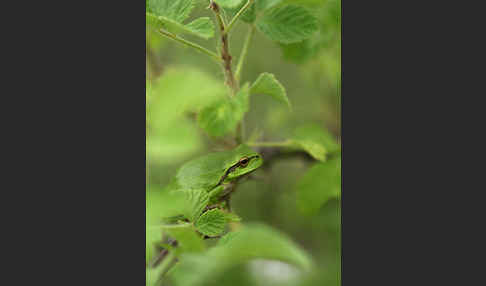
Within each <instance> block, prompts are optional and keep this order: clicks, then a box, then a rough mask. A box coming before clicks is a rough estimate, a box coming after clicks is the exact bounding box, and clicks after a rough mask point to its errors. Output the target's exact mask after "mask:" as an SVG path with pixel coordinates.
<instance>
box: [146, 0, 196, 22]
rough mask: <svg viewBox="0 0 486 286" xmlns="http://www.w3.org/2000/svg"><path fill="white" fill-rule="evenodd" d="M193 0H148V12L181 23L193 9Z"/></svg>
mask: <svg viewBox="0 0 486 286" xmlns="http://www.w3.org/2000/svg"><path fill="white" fill-rule="evenodd" d="M193 2H194V1H193V0H149V3H148V6H149V8H150V12H152V13H153V14H155V15H157V16H164V17H165V18H168V19H172V20H174V21H175V22H179V23H182V21H184V20H185V19H187V17H189V14H190V13H191V11H192V9H193V8H194V3H193Z"/></svg>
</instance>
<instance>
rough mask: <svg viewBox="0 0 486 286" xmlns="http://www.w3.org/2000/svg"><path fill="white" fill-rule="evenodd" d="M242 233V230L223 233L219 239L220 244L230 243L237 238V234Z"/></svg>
mask: <svg viewBox="0 0 486 286" xmlns="http://www.w3.org/2000/svg"><path fill="white" fill-rule="evenodd" d="M239 234H240V231H232V232H228V233H227V234H225V235H223V236H222V237H221V238H220V239H219V240H218V244H217V245H218V246H222V245H225V244H227V243H229V242H230V241H231V240H233V238H235V237H236V236H237V235H239Z"/></svg>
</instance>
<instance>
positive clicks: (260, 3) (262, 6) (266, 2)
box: [256, 0, 282, 11]
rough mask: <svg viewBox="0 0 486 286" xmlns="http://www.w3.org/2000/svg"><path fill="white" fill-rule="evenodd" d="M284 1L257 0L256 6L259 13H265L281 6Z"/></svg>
mask: <svg viewBox="0 0 486 286" xmlns="http://www.w3.org/2000/svg"><path fill="white" fill-rule="evenodd" d="M280 2H282V0H257V1H256V6H257V9H258V10H259V11H264V10H267V9H270V8H272V7H273V6H275V5H277V4H279V3H280Z"/></svg>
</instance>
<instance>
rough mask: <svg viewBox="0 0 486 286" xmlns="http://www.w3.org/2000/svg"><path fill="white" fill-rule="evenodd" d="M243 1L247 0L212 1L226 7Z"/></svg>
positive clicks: (234, 5) (233, 6)
mask: <svg viewBox="0 0 486 286" xmlns="http://www.w3.org/2000/svg"><path fill="white" fill-rule="evenodd" d="M243 1H244V2H245V3H246V1H247V0H214V2H216V3H217V4H219V5H220V6H221V7H226V8H235V7H236V6H238V5H240V4H241V3H242V2H243Z"/></svg>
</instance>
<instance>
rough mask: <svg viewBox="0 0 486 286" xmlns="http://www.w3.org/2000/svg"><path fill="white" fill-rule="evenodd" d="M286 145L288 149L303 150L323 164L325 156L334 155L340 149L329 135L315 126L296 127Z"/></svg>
mask: <svg viewBox="0 0 486 286" xmlns="http://www.w3.org/2000/svg"><path fill="white" fill-rule="evenodd" d="M288 143H289V144H288V145H289V146H290V149H300V150H303V151H305V152H307V153H308V154H309V155H311V156H312V157H313V158H314V159H316V160H319V161H323V162H324V161H326V159H327V158H326V157H327V154H329V153H336V152H338V151H339V150H340V149H341V146H340V145H339V144H338V143H337V142H336V139H335V138H334V137H333V136H332V135H331V134H330V133H328V132H326V131H325V130H324V129H322V128H321V127H319V126H318V125H315V124H307V125H303V126H300V127H298V128H297V129H296V130H295V131H294V135H293V136H292V138H291V139H290V140H289V141H288Z"/></svg>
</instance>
